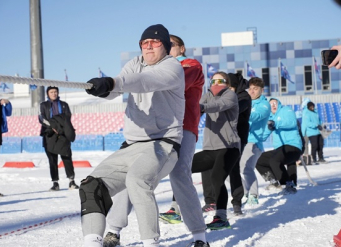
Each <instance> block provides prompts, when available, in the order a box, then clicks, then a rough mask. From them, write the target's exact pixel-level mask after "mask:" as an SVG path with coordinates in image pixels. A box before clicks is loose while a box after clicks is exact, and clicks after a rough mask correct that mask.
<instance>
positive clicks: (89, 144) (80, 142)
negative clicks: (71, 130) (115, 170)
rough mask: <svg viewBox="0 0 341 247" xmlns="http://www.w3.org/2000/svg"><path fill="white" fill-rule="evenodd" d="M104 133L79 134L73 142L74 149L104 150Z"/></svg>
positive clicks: (72, 147)
mask: <svg viewBox="0 0 341 247" xmlns="http://www.w3.org/2000/svg"><path fill="white" fill-rule="evenodd" d="M103 146H104V145H103V136H102V135H78V136H76V140H75V141H74V142H72V143H71V149H72V151H103Z"/></svg>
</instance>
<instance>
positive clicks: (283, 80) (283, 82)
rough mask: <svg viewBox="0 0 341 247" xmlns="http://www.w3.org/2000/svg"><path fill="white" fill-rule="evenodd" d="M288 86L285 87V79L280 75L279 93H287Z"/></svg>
mask: <svg viewBox="0 0 341 247" xmlns="http://www.w3.org/2000/svg"><path fill="white" fill-rule="evenodd" d="M287 92H288V87H287V79H285V78H284V77H282V76H281V93H287Z"/></svg>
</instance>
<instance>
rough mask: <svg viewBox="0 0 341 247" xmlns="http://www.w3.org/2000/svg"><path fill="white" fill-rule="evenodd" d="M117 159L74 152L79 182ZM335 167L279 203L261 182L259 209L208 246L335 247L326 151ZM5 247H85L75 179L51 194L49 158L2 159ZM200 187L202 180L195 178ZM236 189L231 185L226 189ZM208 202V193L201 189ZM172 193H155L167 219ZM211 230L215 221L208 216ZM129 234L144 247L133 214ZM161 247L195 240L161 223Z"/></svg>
mask: <svg viewBox="0 0 341 247" xmlns="http://www.w3.org/2000/svg"><path fill="white" fill-rule="evenodd" d="M109 154H110V152H74V153H73V158H74V160H75V161H76V160H88V161H89V162H90V163H91V165H92V168H76V169H75V172H76V182H77V183H78V184H79V183H80V180H81V179H82V178H84V177H86V176H87V175H88V174H89V173H90V172H91V171H92V170H93V168H94V167H96V166H97V165H98V164H99V163H100V161H101V160H103V159H104V158H105V157H106V156H108V155H109ZM325 157H326V160H327V161H329V163H328V164H321V165H317V166H308V169H309V172H310V175H311V176H312V178H313V179H314V180H315V181H316V182H317V183H319V185H318V186H312V185H310V184H309V181H308V179H307V176H306V173H305V171H304V169H303V167H298V177H299V179H298V184H299V186H298V192H297V194H295V195H287V196H278V195H277V194H276V193H266V191H265V190H264V187H265V186H266V185H267V184H266V183H265V182H264V181H263V179H262V178H260V177H259V183H260V193H261V196H260V200H259V201H260V204H259V205H258V206H255V207H251V208H244V216H241V217H236V216H233V214H232V208H231V204H230V203H229V204H228V215H229V217H230V223H231V225H232V229H227V230H222V231H211V232H208V233H207V239H208V241H209V242H210V245H211V246H212V247H222V246H238V247H242V246H257V247H258V246H259V247H263V246H264V247H269V246H272V247H274V246H309V247H311V246H321V247H325V246H333V245H334V244H333V235H337V234H338V232H339V230H340V229H341V207H340V204H341V156H340V149H336V148H335V149H331V148H330V149H325ZM7 161H32V162H34V164H35V167H34V168H24V169H19V168H3V165H4V163H5V162H7ZM0 167H1V168H0V192H1V193H3V194H4V195H5V196H4V197H0V235H1V236H0V246H6V247H14V246H15V247H18V246H20V247H25V246H34V247H46V246H63V247H66V246H72V247H78V246H82V244H83V238H82V230H81V224H80V214H79V212H80V202H79V197H78V191H77V190H74V191H70V190H68V189H67V188H68V179H66V176H65V171H64V169H63V168H60V169H59V171H60V179H61V180H60V186H61V191H58V192H49V191H48V189H49V188H50V187H51V186H52V182H51V181H50V176H49V167H48V163H47V158H46V156H45V154H44V153H34V154H29V153H21V154H0ZM193 180H194V182H200V180H201V178H200V175H199V174H194V175H193ZM226 184H227V186H229V183H226ZM196 188H197V191H198V193H199V197H200V200H201V202H202V204H203V203H204V202H203V196H202V188H201V185H197V186H196ZM171 197H172V192H171V189H170V183H169V179H168V177H166V178H165V179H163V180H162V182H161V183H160V185H159V186H158V188H157V189H156V198H157V201H158V203H159V208H160V212H164V211H167V210H168V209H169V205H170V201H171ZM205 220H206V221H207V222H209V221H211V220H212V216H206V218H205ZM129 222H130V223H129V226H128V227H127V228H126V229H124V230H123V231H122V235H121V243H122V245H123V246H142V244H141V242H140V237H139V232H138V227H137V220H136V216H135V213H134V212H133V213H132V214H131V215H130V216H129ZM160 227H161V245H162V246H179V247H185V246H187V244H189V243H190V242H191V236H190V234H189V233H188V231H187V230H186V227H185V225H184V224H183V223H181V224H178V225H169V224H164V223H160Z"/></svg>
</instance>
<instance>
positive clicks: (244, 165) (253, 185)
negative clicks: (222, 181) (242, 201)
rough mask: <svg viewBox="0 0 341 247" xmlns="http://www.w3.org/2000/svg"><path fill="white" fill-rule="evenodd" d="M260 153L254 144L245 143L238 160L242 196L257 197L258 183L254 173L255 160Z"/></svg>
mask: <svg viewBox="0 0 341 247" xmlns="http://www.w3.org/2000/svg"><path fill="white" fill-rule="evenodd" d="M261 154H262V151H261V150H260V149H259V148H258V147H257V145H256V144H255V143H247V144H246V146H245V148H244V152H243V154H242V157H241V158H240V163H239V164H240V175H241V178H242V183H243V188H244V194H248V193H250V194H251V195H255V196H258V181H257V177H256V173H255V167H256V164H257V160H258V158H259V157H260V155H261Z"/></svg>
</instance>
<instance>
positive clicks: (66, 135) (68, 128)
mask: <svg viewBox="0 0 341 247" xmlns="http://www.w3.org/2000/svg"><path fill="white" fill-rule="evenodd" d="M46 94H47V101H44V102H42V103H41V104H40V115H39V122H40V123H41V130H40V135H41V136H42V137H43V147H44V149H45V153H46V155H47V158H48V159H49V164H50V175H51V179H52V182H53V186H52V187H51V189H50V191H58V190H59V184H58V181H59V174H58V154H59V155H60V157H61V158H62V161H63V163H64V167H65V172H66V176H67V177H68V178H69V179H70V183H69V189H79V186H78V185H77V184H76V183H75V181H74V179H75V172H74V168H73V163H72V152H71V142H72V141H74V139H75V130H74V128H73V126H72V124H71V111H70V108H69V105H68V104H67V103H66V102H64V101H61V100H60V99H59V96H58V95H59V89H58V87H53V86H52V87H51V86H49V87H48V88H47V89H46Z"/></svg>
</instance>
